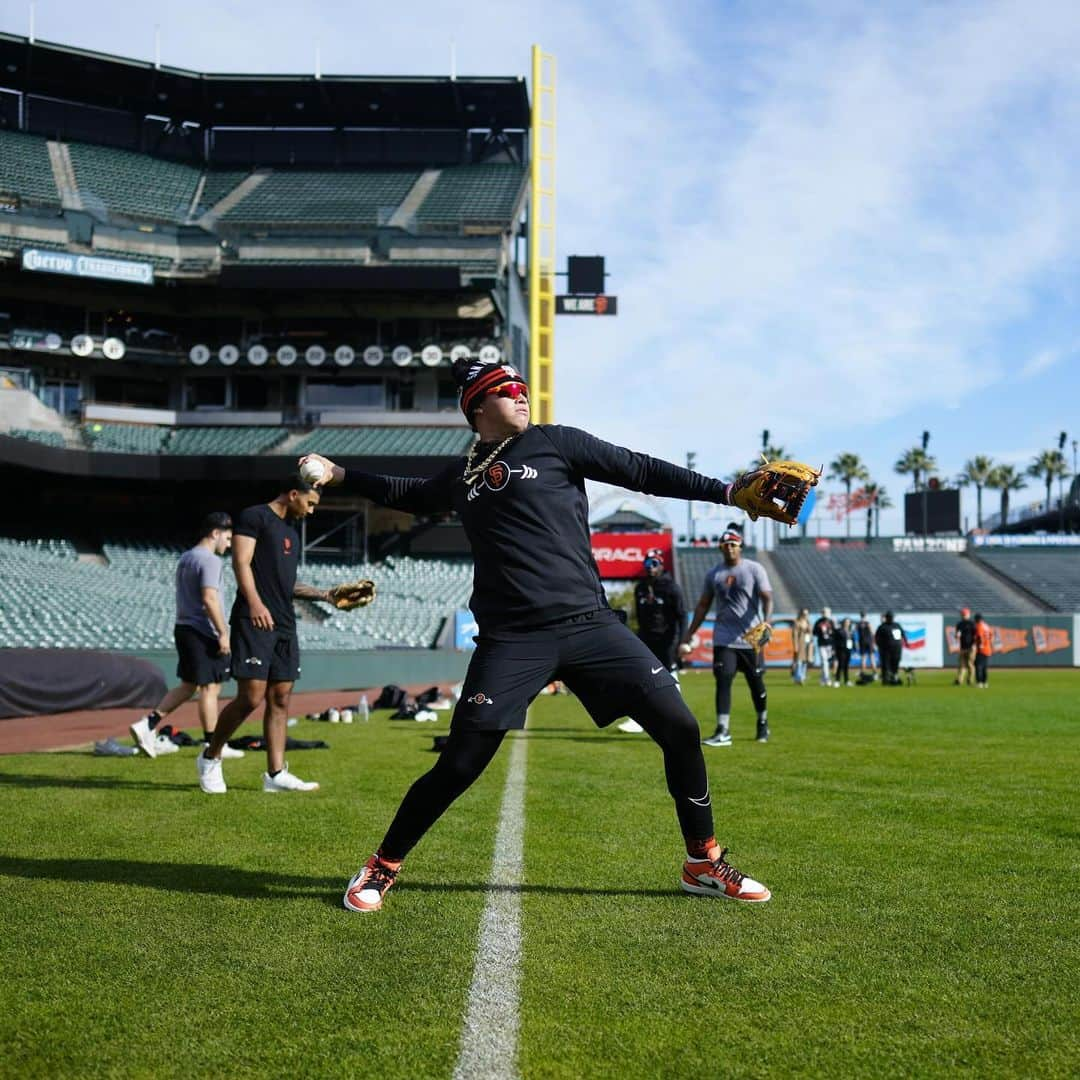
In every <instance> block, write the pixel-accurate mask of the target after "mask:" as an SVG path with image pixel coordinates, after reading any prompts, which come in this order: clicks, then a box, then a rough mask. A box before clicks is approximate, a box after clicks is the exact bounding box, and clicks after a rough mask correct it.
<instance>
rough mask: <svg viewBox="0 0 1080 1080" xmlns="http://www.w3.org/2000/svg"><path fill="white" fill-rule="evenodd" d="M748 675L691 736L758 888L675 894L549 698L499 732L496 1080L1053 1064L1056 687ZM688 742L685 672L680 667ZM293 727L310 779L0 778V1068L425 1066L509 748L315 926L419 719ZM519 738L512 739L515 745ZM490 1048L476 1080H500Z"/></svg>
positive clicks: (448, 1020)
mask: <svg viewBox="0 0 1080 1080" xmlns="http://www.w3.org/2000/svg"><path fill="white" fill-rule="evenodd" d="M919 679H920V684H919V685H918V686H917V687H914V688H905V689H884V688H881V687H878V686H874V687H867V688H852V689H844V690H829V689H822V688H819V687H812V686H807V687H804V688H795V687H792V686H790V685H788V684H787V683H786V682H785V680H784V678H783V676H782V675H771V676H770V680H771V682H770V722H771V727H772V731H773V738H772V741H771V742H770V743H768V744H767V745H758V744H756V743H754V742H753V741H752V734H753V719H752V716H751V713H750V708H749V702H748V697H747V694H746V691H745V688H744V686H743V685H742V684H741V683H740V684H738V685H737V686H736V704H735V716H734V721H733V734H734V735H735V738H736V742H735V745H734V746H733V747H731V748H730V749H715V750H710V749H708V748H706V753H707V754H708V761H709V766H710V775H711V780H712V788H713V797H714V807H715V812H716V817H717V833H718V836H719V837H720V839H721V841H722V842H723V843H725V844H728V845H729V846H730V847H731V849H732V854H731V856H730V857H731V860H732V861H733V862H734V863H735V865H736V866H738V867H740V868H741V869H743V870H745V871H746V872H748V873H750V874H751V875H752V876H754V877H757V878H759V879H760V880H762V881H764V882H766V883H767V884H768V885H769V886H770V887H771V888H772V890H773V893H774V898H773V900H772V902H771V903H769V904H766V905H756V906H752V905H737V904H732V903H726V902H720V901H712V900H708V899H703V898H695V897H687V896H685V895H683V894H682V893H681V892H680V891H679V889H678V871H679V865H680V860H681V854H680V852H681V849H680V844H679V837H678V832H677V829H676V826H675V821H674V814H673V811H672V808H671V804H670V801H669V799H668V796H667V793H666V791H665V789H664V786H663V779H662V772H661V764H660V755H659V752H658V751H657V750H656V749H655V748H654V747H653V745H652V744H651V743H650V742H649V741H648V740H647V738H645V737H644V736H626V735H621V734H619V733H616V732H613V731H604V732H597V731H596V730H595V729H594V728H593V727H592V725H591V724H590V722H589V721H588V719H587V718H586V717H585V715H584V713H583V712H582V711H581V709H580V707H579V706H578V705H577V704H576V703H575V702H573V701H572V700H571V699H567V698H558V699H551V698H547V699H542V700H541V701H539V702H538V703H537V704H536V706H535V707H534V710H533V713H532V717H531V720H530V728H529V732H528V734H527V735H526V736H524V737H525V738H526V739H527V740H528V746H527V763H526V768H527V788H526V791H527V795H526V802H525V832H524V836H525V840H524V861H525V868H524V877H525V881H524V884H523V886H522V887H521V890H520V896H521V926H522V934H523V943H522V954H521V972H520V1000H521V1011H520V1033H519V1038H518V1051H517V1062H516V1071H517V1072H518V1074H519V1075H522V1076H524V1077H529V1078H532V1077H594V1076H595V1077H652V1076H664V1077H703V1076H704V1077H727V1076H845V1077H850V1076H866V1077H880V1076H946V1075H952V1074H954V1073H957V1072H959V1073H964V1074H969V1075H978V1076H994V1077H1002V1076H1024V1077H1031V1076H1037V1077H1057V1076H1060V1077H1066V1076H1076V1075H1078V1074H1080V1049H1078V1041H1077V1040H1078V1035H1077V1033H1078V1031H1080V1009H1078V999H1080V993H1078V991H1080V975H1078V959H1080V955H1078V954H1080V947H1078V944H1077V940H1078V920H1077V914H1078V906H1080V905H1078V903H1077V870H1078V861H1080V860H1078V846H1077V839H1078V834H1080V829H1078V816H1080V814H1078V810H1080V796H1078V794H1077V786H1078V785H1077V777H1078V776H1080V709H1078V699H1080V671H1070V672H1046V673H1034V672H993V673H992V685H991V688H990V690H989V691H987V692H980V691H975V690H970V689H957V688H955V687H953V686H952V685H951V676H950V675H946V674H942V673H929V674H922V675H920V677H919ZM686 687H687V690H686V692H687V697H688V699H689V701H690V703H691V705H692V706H693V707H694V708H695V710H696V712H697V713H698V715H699V716H700V717H701V718H702V720H703V730H704V729H706V728H707V729H708V730H709V731H711V726H712V725H711V723H709V722H708V720H709V716H710V713H711V697H712V680H711V677H710V676H707V675H692V676H688V677H687V679H686ZM385 715H386V714H385V713H381V714H377V715H376V717H375V719H373V720H372V722H371V723H370V724H368V725H354V726H353V727H351V728H344V727H341V728H339V727H330V726H328V725H318V726H316V725H314V724H311V725H303V726H302V727H301V728H300V729H299V731H298V734H299V735H301V736H302V737H303V736H308V737H311V736H321V737H323V738H326V739H327V740H328V741H330V742H331V743H332V751H331V752H329V753H328V752H325V751H308V752H303V753H296V754H294V755H293V760H292V762H291V764H292V765H293V767H294V769H295V770H296V772H297V773H299V774H300V775H301V776H303V777H305V778H308V777H312V778H315V779H318V780H320V781H321V782H322V784H323V789H322V790H321V791H320V792H318V793H316V794H313V795H295V796H275V797H273V798H271V797H270V796H267V795H264V794H263V793H262V791H261V790H260V785H259V775H260V773H261V770H262V768H263V763H262V759H261V755H249V756H248V758H247V759H245V760H244V761H240V762H228V763H226V778H227V780H228V781H229V783H230V792H229V794H228V795H227V796H225V797H223V798H209V797H206V796H203V795H201V794H200V793H199V792H198V790H197V789H196V788H195V786H194V765H193V763H192V757H193V754H194V752H193V751H191V750H188V751H181V752H180V753H179V754H175V755H172V756H170V757H167V758H162V759H159V760H156V761H149V760H145V759H109V758H94V757H92V756H89V755H87V754H85V753H78V754H77V753H62V754H39V755H26V756H21V757H6V758H2V759H0V791H2V795H0V798H2V806H3V834H4V842H3V847H2V854H0V895H2V897H3V904H2V909H0V910H2V912H3V923H2V929H3V932H2V934H0V970H2V972H3V979H2V980H0V1046H2V1047H3V1054H2V1055H0V1074H2V1075H5V1076H18V1077H30V1076H50V1077H56V1076H76V1075H79V1076H102V1075H110V1076H150V1075H154V1076H171V1075H175V1076H210V1075H215V1076H246V1075H263V1076H287V1075H292V1076H305V1077H306V1076H361V1075H363V1076H368V1077H380V1076H385V1077H449V1076H450V1075H451V1074H452V1073H453V1071H454V1067H455V1063H456V1061H457V1059H458V1053H459V1046H460V1041H461V1029H462V1018H463V1015H464V1012H465V1008H466V1002H467V999H468V994H469V986H470V982H471V980H472V974H473V965H474V959H475V952H476V946H477V940H478V928H479V924H480V919H481V913H482V911H483V908H484V904H485V900H486V898H487V892H486V888H485V886H486V882H487V881H488V875H489V872H490V867H491V859H492V851H493V846H494V838H495V832H496V826H497V822H498V817H499V808H500V802H501V798H502V792H503V786H504V781H505V778H506V770H507V761H508V757H509V755H508V753H507V751H508V749H509V748H508V747H504V749H503V752H502V753H500V755H499V757H498V758H497V759H496V761H495V762H494V763H493V765H492V766H491V768H490V769H489V770H488V772H487V773H485V775H484V776H483V777H482V778H481V780H480V781H479V782H478V784H477V785H475V787H474V788H473V789H472V790H470V791H469V792H468V793H467V794H466V795H465V796H464V797H463V798H462V799H461V800H460V802H459V803H458V804H457V805H456V806H455V807H453V808H452V809H451V811H450V812H449V814H448V815H447V816H446V817H445V818H444V819H443V821H442V822H440V823H439V824H438V825H437V826H436V828H435V829H434V830H433V831H432V832H431V833H430V834H429V836H428V837H427V838H426V839H425V840H424V842H423V843H422V844H421V846H420V847H419V848H418V849H417V850H416V852H414V854H413V856H412V857H411V859H410V860H409V862H408V863H407V865H406V868H405V871H404V872H403V875H402V878H401V881H400V883H399V885H398V886H397V887H396V888H395V889H394V890H393V891H392V892H391V893H390V895H389V898H388V900H387V904H386V907H385V909H384V910H383V911H382V912H381V913H379V914H377V915H371V916H359V915H354V914H349V913H347V912H345V911H344V910H343V909H342V908H341V906H340V898H341V892H342V887H343V885H344V883H345V881H346V879H347V878H348V877H349V875H350V874H351V873H352V872H353V870H355V869H356V867H357V866H358V865H359V864H360V863H361V862H362V861H363V859H364V858H366V856H367V855H368V854H369V853H370V851H371V850H372V849H373V847H374V845H375V844H376V843H377V842H378V840H379V839H380V838H381V835H382V832H383V830H384V828H385V826H386V824H387V823H388V821H389V818H390V816H391V814H392V813H393V811H394V809H395V808H396V805H397V802H398V800H399V799H400V797H401V795H402V794H403V792H404V790H405V789H406V787H407V786H408V784H409V783H410V782H411V780H412V779H413V778H414V777H415V776H416V775H418V774H419V773H420V772H421V771H423V770H424V769H425V768H427V767H428V766H429V765H430V763H431V761H432V759H433V756H432V754H431V753H430V752H429V750H428V748H429V747H430V745H431V735H432V733H433V730H434V731H445V730H446V721H445V720H444V721H443V722H441V723H440V724H439V725H438V726H437V727H436V726H435V725H416V724H408V723H402V722H398V723H392V722H390V721H388V720H385V719H383V717H384V716H385ZM520 737H521V736H519V738H520ZM513 1071H514V1066H513V1063H509V1068H508V1072H507V1075H512V1073H513Z"/></svg>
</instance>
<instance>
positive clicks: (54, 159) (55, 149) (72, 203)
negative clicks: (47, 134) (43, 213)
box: [48, 140, 83, 210]
mask: <svg viewBox="0 0 1080 1080" xmlns="http://www.w3.org/2000/svg"><path fill="white" fill-rule="evenodd" d="M48 145H49V163H50V164H51V165H52V171H53V180H55V181H56V189H57V191H59V192H60V205H61V206H62V207H63V208H64V209H65V210H81V209H82V208H83V201H82V196H81V195H80V194H79V185H78V184H77V183H76V182H75V170H74V169H73V168H72V167H71V155H70V154H69V153H68V148H67V143H62V142H53V141H52V140H50V141H49V144H48Z"/></svg>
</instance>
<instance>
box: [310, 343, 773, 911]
mask: <svg viewBox="0 0 1080 1080" xmlns="http://www.w3.org/2000/svg"><path fill="white" fill-rule="evenodd" d="M454 374H455V378H456V379H457V382H458V386H459V387H460V390H461V399H460V402H461V409H462V412H463V413H464V414H465V418H466V419H467V420H468V422H469V424H470V425H471V426H472V427H473V428H474V430H475V431H476V432H477V434H478V436H479V440H478V441H477V442H476V443H475V444H474V445H473V447H472V448H471V449H470V450H469V452H468V454H467V455H466V456H465V458H464V459H462V458H458V459H457V460H455V461H454V462H453V463H451V464H450V465H448V466H447V467H446V468H444V469H442V470H441V471H440V472H439V473H437V474H436V475H435V476H432V477H430V478H427V479H423V478H417V477H393V476H378V475H372V474H369V473H361V474H360V475H359V476H350V477H349V480H350V487H351V488H352V489H353V490H354V491H355V492H356V493H357V494H359V495H363V496H366V497H367V498H370V499H373V500H374V501H375V502H378V503H381V504H382V505H385V506H391V507H394V508H397V509H401V510H406V511H409V512H413V513H428V514H430V513H444V512H446V511H447V510H451V509H453V510H456V511H457V513H458V516H459V517H460V518H461V522H462V524H463V526H464V528H465V532H466V534H467V536H468V538H469V543H470V545H471V547H472V554H473V561H474V576H473V595H472V599H471V601H470V607H471V608H472V611H473V614H474V615H475V616H476V619H477V624H478V627H479V634H478V636H477V639H476V642H477V647H476V651H475V652H474V653H473V656H472V659H471V661H470V663H469V670H468V672H467V674H466V676H465V680H464V686H463V689H462V692H461V697H460V700H459V701H458V704H457V707H456V708H455V710H454V716H453V720H452V722H451V728H450V734H449V736H448V737H447V743H446V746H445V747H444V749H443V751H442V753H441V755H440V757H439V759H438V761H437V762H436V764H435V766H434V767H433V768H432V769H431V770H430V771H429V772H428V773H426V774H425V775H424V776H422V777H420V779H419V780H417V781H416V782H415V783H414V784H413V786H412V787H411V788H410V789H409V791H408V793H407V794H406V796H405V798H404V800H403V801H402V803H401V806H400V808H399V809H398V812H397V814H396V815H395V817H394V820H393V821H392V822H391V824H390V828H389V830H388V831H387V833H386V835H385V837H384V838H383V841H382V844H381V845H380V846H379V848H378V849H377V850H376V852H375V853H374V854H373V855H372V856H371V857H370V858H369V859H368V861H367V863H366V864H365V865H364V866H363V867H362V868H361V869H360V870H359V871H358V872H357V873H356V874H354V875H353V877H352V878H351V880H350V881H349V883H348V885H347V886H346V890H345V896H344V899H343V903H344V905H345V907H346V908H347V909H349V910H350V911H376V910H378V909H379V908H380V907H381V906H382V902H383V897H384V896H385V894H386V892H387V890H388V889H389V888H390V887H391V886H392V885H393V884H394V881H395V880H396V878H397V875H398V871H399V870H400V868H401V863H402V860H403V859H404V858H405V857H406V855H408V853H409V852H410V851H411V850H412V848H413V847H414V846H415V845H416V844H417V843H418V842H419V840H420V839H421V838H422V837H423V836H424V834H425V833H426V832H427V830H428V829H429V828H430V827H431V826H432V825H433V824H434V823H435V822H436V821H437V820H438V819H439V818H440V817H441V816H442V814H443V813H444V812H445V811H446V810H447V809H448V808H449V807H450V804H451V803H452V802H453V801H454V800H455V799H456V798H457V797H458V796H459V795H461V794H462V792H464V791H465V790H466V789H467V788H468V787H469V785H470V784H472V783H473V781H475V780H476V778H477V777H478V776H479V775H480V774H481V772H483V770H484V769H485V768H486V766H487V765H488V763H489V762H490V761H491V759H492V758H493V757H494V755H495V752H496V751H497V750H498V748H499V746H500V745H501V744H502V742H503V739H504V738H505V736H506V733H507V732H508V731H513V730H518V729H520V728H522V727H524V725H525V715H526V710H527V708H528V706H529V704H530V703H531V702H532V700H533V699H534V698H535V697H536V695H537V694H538V693H539V692H540V690H541V689H542V688H543V687H545V686H547V685H548V684H549V683H550V682H552V681H553V680H555V679H560V680H562V681H563V682H564V683H565V684H566V685H567V687H568V688H569V689H570V690H572V691H573V692H574V693H575V694H576V695H577V696H578V698H579V700H580V701H581V702H582V704H583V705H584V706H585V708H586V709H587V710H588V711H589V713H590V714H591V716H592V718H593V721H594V722H595V723H596V724H597V725H598V726H604V725H607V724H610V723H611V722H613V721H614V720H616V719H618V718H619V717H620V716H627V715H629V716H631V717H633V718H634V719H635V720H637V721H638V723H640V724H641V726H642V727H643V728H644V729H645V730H646V732H648V734H649V735H650V736H651V738H652V739H653V740H654V741H655V742H656V743H657V744H658V745H659V746H660V749H661V750H662V752H663V755H664V769H665V773H666V777H667V784H668V790H669V792H670V793H671V796H672V798H673V799H674V801H675V811H676V815H677V817H678V819H679V824H680V827H681V831H682V834H683V838H684V840H685V843H686V861H685V862H684V863H683V867H682V876H681V881H680V884H681V886H682V888H683V889H684V890H686V891H687V892H691V893H696V894H699V895H705V896H716V897H728V898H730V899H735V900H743V901H750V902H762V901H765V900H768V899H769V897H770V895H771V894H770V892H769V890H768V889H767V888H766V887H765V886H764V885H762V884H760V883H759V882H757V881H754V880H753V879H751V878H749V877H747V876H745V875H744V874H742V873H740V872H739V871H738V870H736V869H735V868H734V867H733V866H731V865H730V864H729V863H728V862H727V861H726V859H725V857H724V856H725V852H726V849H722V848H721V847H720V846H719V845H718V844H717V842H716V839H715V837H714V835H713V818H712V803H711V799H710V795H709V779H708V776H707V774H706V771H705V761H704V757H703V756H702V751H701V744H700V730H699V728H698V724H697V721H696V719H695V718H694V715H693V713H691V712H690V710H689V709H688V708H687V706H686V704H685V702H684V701H683V699H682V695H681V693H680V692H679V688H678V686H677V685H676V684H675V680H674V678H672V675H671V672H670V670H669V669H668V666H667V665H666V664H665V663H663V662H662V661H661V660H658V659H657V657H656V656H654V655H653V653H652V652H651V651H650V649H649V648H648V647H647V646H646V645H645V644H644V643H643V642H642V641H640V640H639V639H638V638H637V637H636V636H635V635H634V634H633V632H632V631H631V630H630V629H629V628H628V627H626V626H625V625H623V624H622V623H621V622H620V621H619V620H618V619H617V618H616V617H615V615H614V613H613V612H612V611H611V609H610V608H609V607H608V604H607V600H606V598H605V595H604V590H603V586H602V585H601V582H600V576H599V573H598V571H597V568H596V563H595V562H594V560H593V557H592V549H591V546H590V534H589V520H588V510H589V501H588V497H587V496H586V493H585V481H586V480H587V479H592V480H598V481H601V482H603V483H608V484H618V485H620V486H622V487H626V488H629V489H630V490H633V491H644V492H648V493H650V494H653V495H658V496H662V497H666V498H681V499H697V500H699V501H709V502H716V503H721V504H725V503H729V502H730V498H729V496H730V493H731V490H732V488H731V485H727V484H724V483H723V482H722V481H720V480H713V479H710V478H708V477H706V476H703V475H702V474H700V473H696V472H690V471H689V470H687V469H681V468H679V467H678V466H676V465H672V464H669V463H668V462H666V461H659V460H657V459H655V458H651V457H647V456H645V455H644V454H637V453H633V452H631V451H630V450H626V449H623V448H622V447H618V446H613V445H612V444H611V443H606V442H602V441H601V440H600V439H597V438H595V437H594V436H592V435H589V434H588V433H587V432H584V431H580V430H578V429H577V428H570V427H561V426H559V425H555V424H536V425H534V424H531V423H530V422H529V405H528V387H527V385H526V384H525V381H524V379H523V378H522V376H521V375H520V374H519V373H518V372H517V371H515V370H514V368H513V367H511V366H510V365H508V364H496V365H493V364H482V363H474V362H471V361H468V362H466V363H464V364H460V363H459V364H457V365H455V369H454ZM308 459H315V460H318V461H319V463H320V465H322V467H323V469H324V470H328V471H327V472H326V475H327V476H328V478H329V479H328V480H327V481H326V482H327V483H329V484H338V483H341V482H342V481H343V480H344V479H345V470H344V469H342V468H341V467H340V466H338V465H335V464H334V463H333V462H331V461H329V460H328V459H326V458H324V457H321V456H319V455H314V454H313V455H305V457H304V458H303V459H302V461H301V463H303V461H306V460H308ZM524 745H527V744H524Z"/></svg>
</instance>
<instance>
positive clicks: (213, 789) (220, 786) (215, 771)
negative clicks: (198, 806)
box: [195, 750, 229, 795]
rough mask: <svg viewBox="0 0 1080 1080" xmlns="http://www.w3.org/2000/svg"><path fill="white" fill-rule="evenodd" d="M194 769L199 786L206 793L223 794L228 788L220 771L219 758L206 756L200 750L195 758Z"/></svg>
mask: <svg viewBox="0 0 1080 1080" xmlns="http://www.w3.org/2000/svg"><path fill="white" fill-rule="evenodd" d="M195 769H196V771H197V772H198V774H199V787H201V788H202V789H203V791H205V792H206V794H207V795H224V794H225V792H226V791H228V790H229V789H228V788H227V787H226V786H225V777H224V775H223V774H222V772H221V758H208V757H206V756H205V755H204V754H203V752H202V751H201V750H200V751H199V756H198V757H197V758H196V759H195Z"/></svg>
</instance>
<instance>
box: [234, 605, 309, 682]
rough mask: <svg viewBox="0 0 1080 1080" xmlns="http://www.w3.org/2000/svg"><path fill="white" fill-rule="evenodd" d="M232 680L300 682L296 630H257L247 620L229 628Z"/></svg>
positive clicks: (242, 620)
mask: <svg viewBox="0 0 1080 1080" xmlns="http://www.w3.org/2000/svg"><path fill="white" fill-rule="evenodd" d="M229 629H230V631H231V632H230V635H229V643H230V644H231V645H232V671H233V678H234V679H257V680H259V681H260V682H296V680H297V679H298V678H300V641H299V639H298V638H297V636H296V630H295V629H292V630H279V629H277V628H276V627H275V628H274V629H273V630H259V629H258V628H257V627H256V626H254V625H253V624H252V622H251V620H250V619H233V621H232V622H231V623H230V624H229Z"/></svg>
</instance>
